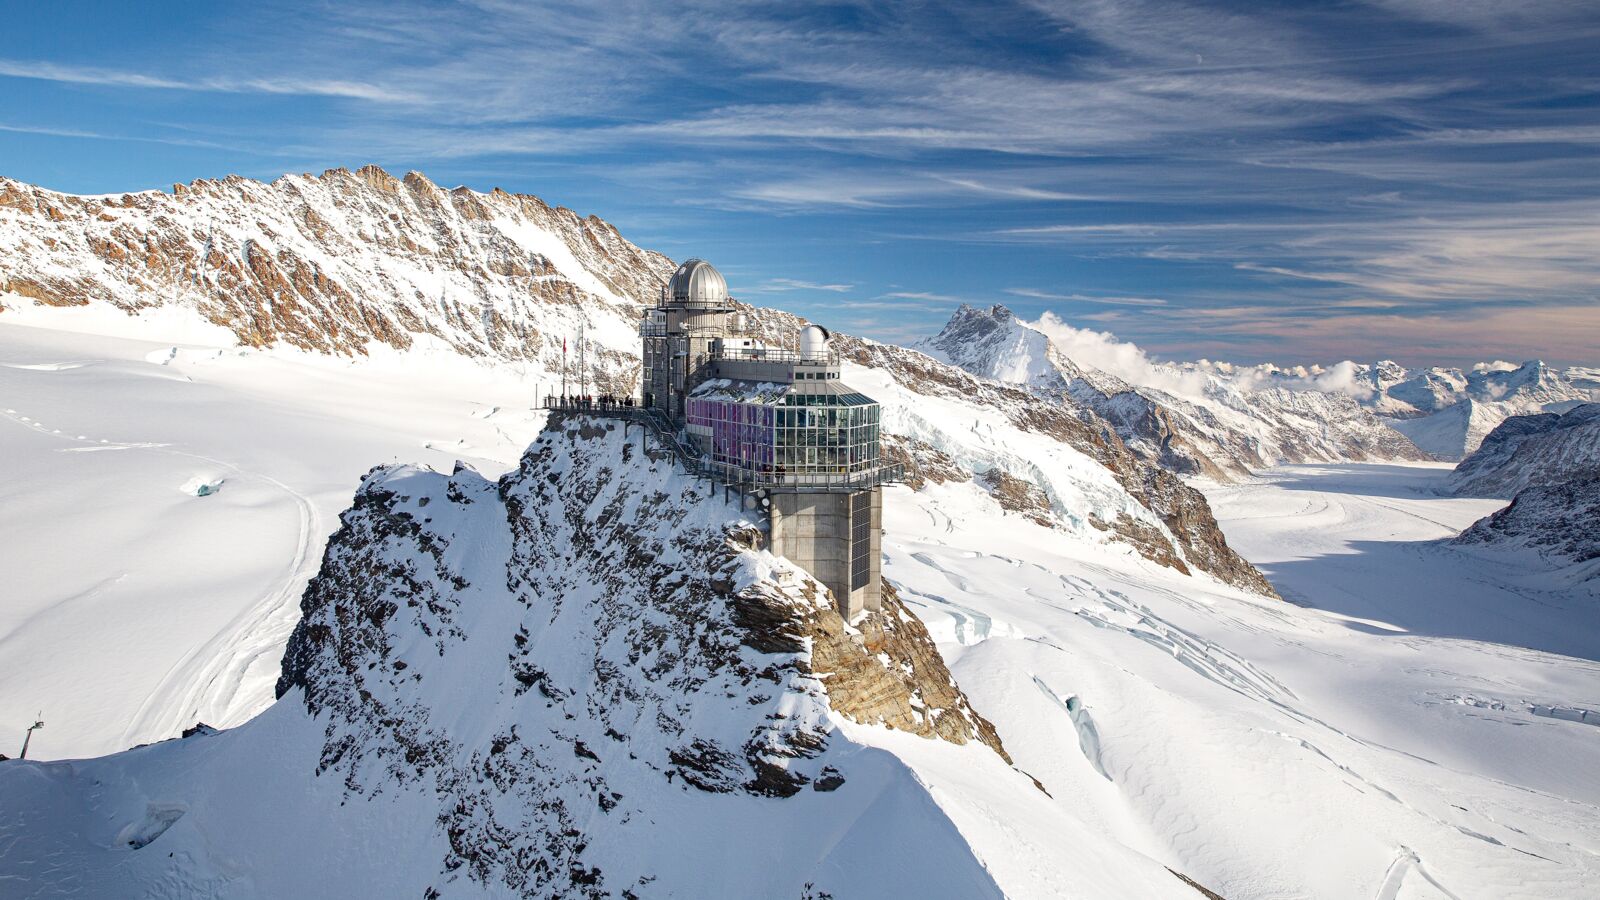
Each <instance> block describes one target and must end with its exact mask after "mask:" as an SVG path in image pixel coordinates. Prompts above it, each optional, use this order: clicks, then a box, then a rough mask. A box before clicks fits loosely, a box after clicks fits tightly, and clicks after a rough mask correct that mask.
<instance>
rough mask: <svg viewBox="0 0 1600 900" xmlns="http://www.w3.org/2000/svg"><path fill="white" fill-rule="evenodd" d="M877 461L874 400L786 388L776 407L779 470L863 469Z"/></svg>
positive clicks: (845, 471)
mask: <svg viewBox="0 0 1600 900" xmlns="http://www.w3.org/2000/svg"><path fill="white" fill-rule="evenodd" d="M877 464H878V404H876V403H874V402H873V401H872V400H871V399H869V398H868V397H866V396H863V395H861V394H856V393H845V394H837V393H828V394H790V395H789V396H788V397H785V398H784V405H783V406H782V407H780V408H779V409H778V429H777V465H778V471H779V473H783V474H796V475H809V474H836V475H845V474H850V473H852V472H864V471H867V470H868V469H871V468H873V467H875V466H876V465H877Z"/></svg>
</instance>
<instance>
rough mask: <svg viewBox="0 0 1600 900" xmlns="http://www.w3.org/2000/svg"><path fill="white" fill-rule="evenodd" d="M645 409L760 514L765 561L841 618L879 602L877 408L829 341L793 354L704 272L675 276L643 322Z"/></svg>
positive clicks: (885, 469)
mask: <svg viewBox="0 0 1600 900" xmlns="http://www.w3.org/2000/svg"><path fill="white" fill-rule="evenodd" d="M639 330H640V335H641V337H642V339H643V342H644V373H643V376H644V377H643V395H644V396H643V400H644V405H645V406H647V407H651V408H654V409H657V410H660V411H661V412H662V413H664V414H665V415H666V417H667V418H668V419H669V420H670V422H671V425H672V427H673V428H674V429H677V430H678V431H679V432H680V433H681V434H682V435H684V436H686V437H687V439H688V440H689V441H690V442H691V444H692V446H693V448H694V449H695V450H697V451H698V452H699V453H700V466H701V468H702V469H703V470H706V471H708V472H709V473H710V474H711V475H712V476H714V477H715V478H717V479H718V480H721V481H723V482H724V483H726V484H730V485H733V486H736V487H739V488H740V489H741V490H743V491H745V492H746V493H747V494H748V495H749V496H752V497H754V498H755V499H756V501H757V502H758V503H759V504H761V505H762V506H763V507H765V508H766V510H767V512H768V516H769V529H768V531H769V536H770V541H771V547H772V552H773V553H776V554H778V555H780V556H785V557H787V558H788V559H790V560H791V561H793V562H794V563H796V564H797V565H800V566H802V567H803V568H805V569H806V570H807V571H809V572H810V573H811V574H812V575H814V576H816V578H817V580H819V581H821V582H822V583H823V584H825V585H827V587H828V589H829V590H830V591H832V592H833V595H834V598H835V600H836V601H837V603H838V607H839V612H840V614H841V615H843V616H844V617H845V619H846V620H850V619H853V618H855V617H856V616H857V615H858V614H860V613H861V612H863V611H864V610H875V609H877V608H878V607H879V602H880V598H881V587H880V578H881V574H882V572H881V563H880V553H881V549H882V547H881V535H882V533H883V485H884V484H885V483H887V482H890V481H894V480H896V479H897V478H898V474H899V467H897V466H886V465H884V464H883V462H882V460H881V458H880V456H879V450H878V404H877V402H876V401H875V400H873V399H872V398H871V397H868V396H866V395H864V394H862V393H860V392H859V391H856V390H854V389H852V388H851V387H849V386H848V385H846V384H845V383H844V382H843V381H842V380H841V378H840V370H839V356H838V354H837V353H836V352H835V351H834V350H833V349H832V348H831V347H830V346H829V340H830V337H831V336H830V335H829V333H828V331H827V330H826V329H824V328H822V327H820V326H817V325H807V326H805V327H803V328H801V329H799V333H798V334H797V335H795V338H796V340H795V344H796V346H795V347H793V348H790V347H773V346H769V345H767V344H765V343H763V342H762V341H760V340H758V339H756V338H754V337H751V336H749V335H746V334H744V331H745V319H744V315H743V314H741V313H738V312H737V311H736V309H735V307H734V306H733V304H732V302H731V301H730V300H729V299H728V285H727V282H726V281H724V280H723V278H722V274H721V273H720V272H718V271H717V270H716V268H715V267H713V266H712V265H711V264H710V263H708V262H706V261H705V260H701V259H691V260H688V261H687V262H685V263H683V264H682V265H681V266H679V267H678V269H677V271H676V272H674V273H673V275H672V279H671V281H670V282H669V283H668V284H667V286H666V288H665V289H664V290H663V292H662V297H661V301H660V303H659V304H658V305H656V306H655V307H654V308H652V309H649V310H646V311H645V314H644V319H643V321H642V322H641V323H640V329H639Z"/></svg>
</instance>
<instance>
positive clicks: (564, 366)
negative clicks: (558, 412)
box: [561, 337, 567, 403]
mask: <svg viewBox="0 0 1600 900" xmlns="http://www.w3.org/2000/svg"><path fill="white" fill-rule="evenodd" d="M561 402H562V403H565V402H567V339H566V338H565V337H563V338H562V339H561Z"/></svg>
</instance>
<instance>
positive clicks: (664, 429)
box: [544, 398, 905, 493]
mask: <svg viewBox="0 0 1600 900" xmlns="http://www.w3.org/2000/svg"><path fill="white" fill-rule="evenodd" d="M544 407H545V409H548V410H550V411H552V412H563V413H572V414H575V415H585V416H599V417H602V418H608V419H622V420H623V421H627V422H637V423H639V424H640V425H642V426H645V427H647V428H648V429H649V430H650V431H651V432H652V433H653V434H654V437H655V439H656V443H657V445H658V446H660V447H661V448H662V449H664V450H666V451H667V452H669V453H671V454H672V455H673V457H675V458H676V460H677V462H678V463H679V464H680V465H682V466H683V467H684V468H685V469H687V470H688V471H689V474H691V475H694V476H695V477H698V478H709V479H711V480H712V481H717V482H721V483H722V484H725V485H728V486H729V487H735V488H739V489H741V490H762V489H764V490H775V491H784V490H800V491H820V492H825V493H848V492H851V491H863V490H867V489H868V488H874V487H878V486H880V485H885V484H897V483H899V482H901V481H904V480H905V466H903V465H901V464H899V463H889V464H887V465H878V466H875V467H873V468H871V469H866V470H863V471H858V472H776V471H771V472H764V471H758V470H755V469H747V468H745V467H744V466H739V465H734V464H732V463H724V462H718V461H716V460H714V459H712V458H711V457H709V456H707V455H706V454H704V453H702V452H701V451H700V448H699V447H697V446H695V445H694V444H693V443H692V442H690V441H688V440H685V439H684V437H683V435H682V434H680V433H679V432H678V429H676V428H675V427H673V424H672V420H671V419H670V418H668V417H667V414H666V413H664V412H662V411H661V410H659V409H657V408H655V407H653V406H625V405H619V404H615V403H607V404H602V403H598V402H596V401H592V400H576V401H575V400H571V399H568V400H566V401H563V400H561V399H559V398H550V399H548V400H546V401H545V404H544Z"/></svg>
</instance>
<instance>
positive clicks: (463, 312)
mask: <svg viewBox="0 0 1600 900" xmlns="http://www.w3.org/2000/svg"><path fill="white" fill-rule="evenodd" d="M672 267H673V263H672V262H671V261H670V260H668V259H667V258H666V257H664V256H662V255H661V254H659V253H653V252H650V251H646V250H641V249H640V248H638V247H636V246H634V245H633V244H632V243H630V242H628V241H627V240H625V239H624V238H623V237H622V236H621V235H620V234H618V233H617V230H616V229H615V228H614V227H612V226H611V225H609V224H607V223H606V222H604V221H601V220H600V219H598V218H595V217H593V216H591V217H588V218H582V217H580V216H578V215H577V214H576V213H574V212H572V211H571V210H568V209H564V208H552V207H550V206H548V205H546V204H545V203H544V202H543V201H541V200H539V199H538V198H537V197H531V196H526V195H517V194H508V193H505V192H504V191H500V190H495V191H491V192H489V193H481V192H478V191H472V190H468V189H466V188H455V189H453V190H445V189H443V188H440V187H439V186H438V185H435V184H434V183H433V182H431V181H429V180H428V179H427V178H426V177H424V176H423V175H421V174H420V173H417V172H411V173H409V174H407V175H406V176H405V177H404V178H403V179H397V178H394V177H393V176H391V175H390V174H389V173H387V172H385V171H384V170H382V169H380V168H378V167H377V166H367V167H365V168H363V169H361V170H360V171H358V172H350V171H348V170H346V169H330V170H328V171H327V172H324V173H322V174H321V175H319V176H313V175H285V176H283V177H281V178H279V179H277V180H276V181H273V182H271V183H270V184H266V183H262V182H259V181H253V180H251V179H247V178H241V177H238V176H229V177H227V178H223V179H220V180H201V181H195V182H192V183H190V184H187V185H184V184H179V185H174V186H173V190H172V193H165V192H162V191H142V192H138V193H129V194H121V195H108V196H103V197H78V196H74V195H70V194H62V193H57V192H55V191H48V190H45V189H42V188H38V187H34V186H32V185H27V184H22V183H20V182H16V181H12V180H10V179H6V178H0V296H3V295H4V294H5V293H6V292H8V291H9V292H10V293H12V294H14V295H20V297H23V298H28V300H30V301H33V302H37V303H41V304H48V305H51V306H64V307H72V306H82V305H87V304H90V303H95V304H109V305H111V306H114V307H116V308H118V309H122V310H125V311H127V312H129V313H134V312H137V311H140V310H147V309H152V308H156V307H174V306H179V307H188V308H192V309H194V310H195V311H197V312H198V313H199V315H200V316H201V317H202V318H204V319H205V320H207V321H209V322H212V323H214V324H216V325H220V326H222V327H224V328H227V329H229V330H230V331H232V332H233V333H234V334H235V335H237V336H238V339H239V342H240V343H241V344H242V345H244V346H249V347H263V346H269V345H272V344H276V343H282V344H287V345H290V346H294V347H300V348H303V349H306V350H311V351H316V352H321V353H335V354H360V353H363V352H364V350H365V347H366V346H367V345H368V344H369V343H370V342H377V343H380V344H386V345H389V346H391V347H394V348H397V349H404V348H406V347H409V346H410V345H411V344H412V343H413V342H414V341H415V340H416V337H417V336H419V335H431V336H433V337H435V338H437V339H439V340H442V341H444V342H446V343H447V344H449V345H450V346H452V347H454V348H455V349H456V350H457V351H458V352H460V353H463V354H466V355H469V356H483V355H490V356H495V357H499V358H504V359H520V360H527V361H529V362H530V363H531V364H537V365H538V366H540V367H542V368H543V369H545V370H548V371H558V370H559V368H560V366H561V357H562V339H563V338H564V337H573V338H575V337H576V336H577V335H578V334H579V333H580V331H581V330H582V329H585V328H586V329H587V330H588V335H587V336H588V337H589V339H590V341H589V344H588V347H589V348H592V350H591V352H592V353H593V354H594V356H595V359H593V360H591V361H590V362H591V367H592V370H593V371H594V373H595V374H596V377H597V378H599V379H600V380H601V383H602V385H601V388H600V389H601V390H606V389H613V388H621V387H622V386H623V385H622V383H623V382H626V381H627V380H628V379H629V378H631V377H632V374H633V372H634V369H635V368H636V365H635V364H634V362H633V360H632V359H629V358H624V357H622V356H619V355H618V354H619V349H618V348H622V347H632V344H633V343H634V341H633V340H632V337H633V320H634V318H635V317H636V316H637V309H638V305H639V303H640V302H641V301H642V300H644V299H646V298H652V297H654V296H655V294H656V292H657V291H658V290H659V287H660V283H661V281H662V280H663V279H664V277H665V276H666V275H667V274H670V272H671V271H672ZM3 314H4V313H3V309H0V315H3ZM569 351H570V352H573V353H575V352H576V351H577V348H576V347H570V348H569ZM612 379H618V380H619V381H618V383H617V384H612V383H611V380H612Z"/></svg>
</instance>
